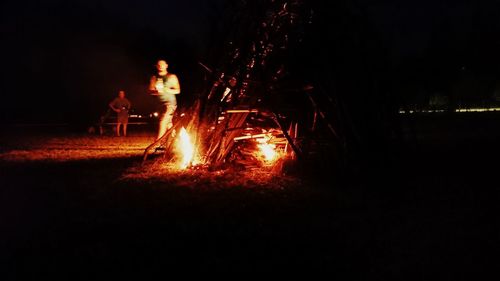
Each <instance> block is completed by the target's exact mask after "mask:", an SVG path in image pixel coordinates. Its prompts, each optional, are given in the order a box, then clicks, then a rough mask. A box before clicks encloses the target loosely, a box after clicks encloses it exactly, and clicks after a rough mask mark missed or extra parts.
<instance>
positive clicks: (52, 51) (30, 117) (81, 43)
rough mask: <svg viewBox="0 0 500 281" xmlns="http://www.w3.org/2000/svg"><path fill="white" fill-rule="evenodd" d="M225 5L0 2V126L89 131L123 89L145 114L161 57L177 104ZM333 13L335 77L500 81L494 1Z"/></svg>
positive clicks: (329, 29) (388, 5) (372, 4)
mask: <svg viewBox="0 0 500 281" xmlns="http://www.w3.org/2000/svg"><path fill="white" fill-rule="evenodd" d="M223 2H224V1H222V0H219V1H208V0H206V1H203V0H190V1H173V0H164V1H160V0H156V1H154V0H143V1H130V0H128V1H116V0H112V1H93V0H87V1H84V0H77V1H63V0H48V1H34V0H28V1H2V4H0V5H1V9H0V13H1V14H0V26H1V32H2V52H1V60H2V66H3V67H2V73H1V77H2V78H1V79H2V80H1V84H0V91H1V92H2V99H3V101H2V108H3V109H2V113H1V114H0V119H1V120H3V122H28V121H34V120H35V119H36V120H37V121H40V122H45V121H46V122H52V121H63V122H67V121H68V122H71V121H81V122H93V121H94V120H89V119H92V118H97V117H98V115H99V114H100V113H101V112H102V111H103V110H105V109H106V105H107V102H108V100H110V99H112V98H113V97H114V96H115V95H116V92H117V91H118V89H120V88H123V89H125V90H126V91H127V92H128V96H129V98H130V99H131V100H132V102H133V103H134V104H135V105H136V109H138V110H146V111H147V110H149V109H151V106H152V101H151V100H150V99H149V97H147V96H145V93H144V89H145V85H146V83H147V80H148V77H149V75H150V74H151V73H152V71H153V70H154V68H153V65H154V62H155V60H156V59H157V58H159V57H165V58H167V59H168V60H169V61H170V65H171V70H172V72H175V73H177V74H179V77H180V79H181V84H182V85H183V94H186V95H189V94H190V95H192V94H193V92H194V91H196V86H195V85H196V84H197V82H198V81H199V79H200V75H199V73H198V71H199V66H197V61H207V58H206V55H207V50H208V49H209V48H210V46H211V44H213V42H212V41H211V40H210V38H209V35H208V34H210V33H209V32H210V30H211V27H212V26H213V24H214V21H215V20H217V19H218V16H217V15H218V13H220V11H222V9H221V3H223ZM312 2H313V4H314V5H317V6H318V7H321V6H322V5H326V3H324V2H323V1H312ZM339 3H340V4H339ZM335 5H336V6H335V7H333V8H328V7H327V6H325V7H321V8H319V9H317V10H316V13H315V14H316V19H317V22H316V24H317V26H318V27H317V28H318V30H319V32H318V33H317V34H322V35H321V36H320V37H319V38H316V41H314V42H316V43H317V44H318V46H317V48H318V52H317V53H316V54H324V53H325V52H339V53H342V52H351V53H350V54H347V55H346V56H344V54H340V55H331V56H329V58H328V60H329V61H327V63H328V64H330V63H331V64H337V65H338V67H337V68H338V71H342V68H343V67H344V66H345V65H347V64H348V62H346V61H344V62H340V63H337V61H336V59H338V58H341V57H343V58H347V59H349V58H354V57H362V58H363V59H362V60H363V62H359V61H358V62H357V64H356V63H355V65H356V67H357V68H360V67H361V68H363V67H365V66H366V67H367V68H370V69H371V71H375V70H374V69H379V70H380V71H381V72H383V73H385V74H384V75H385V77H384V78H383V79H385V80H390V81H393V82H394V84H398V83H399V84H405V83H408V84H409V85H411V84H412V83H414V84H415V83H417V84H418V83H420V82H419V81H422V80H425V81H427V82H426V83H427V84H429V85H431V86H435V87H436V88H439V87H440V86H442V85H440V81H445V80H446V81H452V80H453V79H454V77H455V76H456V75H458V74H457V73H456V72H459V70H460V69H462V67H463V66H465V67H466V68H465V69H466V71H467V72H468V73H471V74H470V75H471V76H474V77H476V78H475V79H486V80H487V81H488V82H487V83H488V84H489V85H494V84H495V83H497V82H496V81H498V80H499V74H500V70H499V65H500V57H499V54H498V53H499V50H500V40H499V38H500V37H499V36H498V35H499V34H500V21H499V20H498V18H499V17H498V16H499V13H498V11H499V10H498V9H497V5H496V3H495V1H422V0H421V1H416V0H411V1H369V0H365V1H363V0H358V1H340V2H336V4H335ZM323 39H324V40H327V39H329V40H331V41H332V42H331V43H326V42H322V40H323ZM353 44H354V45H356V44H357V45H358V47H357V48H352V45H353ZM339 46H341V47H339ZM320 49H322V50H323V53H322V52H321V51H319V50H320ZM349 50H351V51H349ZM356 52H358V53H356ZM360 52H361V53H360ZM373 57H376V58H373ZM347 59H345V60H347ZM319 60H321V58H319V59H318V61H319ZM340 60H341V59H340ZM367 60H368V62H367ZM370 64H377V65H378V66H377V67H373V66H369V65H370ZM407 76H408V77H411V78H408V77H407ZM478 77H479V78H478ZM409 80H412V81H410V82H408V81H409ZM181 103H182V99H181ZM34 116H36V117H37V118H34Z"/></svg>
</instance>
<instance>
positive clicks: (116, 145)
mask: <svg viewBox="0 0 500 281" xmlns="http://www.w3.org/2000/svg"><path fill="white" fill-rule="evenodd" d="M153 138H154V137H152V136H149V135H145V136H134V137H121V138H120V137H97V136H81V135H75V136H64V137H62V136H54V137H29V138H15V139H14V138H12V139H9V138H5V139H2V150H1V151H0V161H1V160H3V161H9V162H26V161H49V162H67V161H78V160H93V159H109V158H124V157H138V156H141V155H142V154H143V152H144V149H145V148H146V147H147V146H148V145H149V144H150V143H151V142H152V141H153Z"/></svg>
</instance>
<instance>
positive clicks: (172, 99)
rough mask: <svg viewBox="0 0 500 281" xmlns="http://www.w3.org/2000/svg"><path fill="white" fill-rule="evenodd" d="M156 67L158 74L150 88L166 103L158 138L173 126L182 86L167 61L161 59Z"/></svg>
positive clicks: (153, 78) (152, 80)
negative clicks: (177, 96)
mask: <svg viewBox="0 0 500 281" xmlns="http://www.w3.org/2000/svg"><path fill="white" fill-rule="evenodd" d="M156 69H157V74H156V75H154V76H152V77H151V80H150V83H149V90H150V91H151V92H152V94H153V95H157V96H158V97H159V99H160V101H161V102H162V103H163V105H164V108H163V112H162V114H161V118H160V124H159V127H158V135H157V137H156V139H157V140H158V139H160V138H161V137H162V136H163V135H164V134H165V132H166V131H167V130H168V129H170V128H172V126H173V123H172V119H173V117H174V113H175V110H176V109H177V98H176V95H178V94H180V92H181V86H180V84H179V79H178V78H177V75H175V74H173V73H169V72H168V63H167V61H165V60H159V61H158V62H157V64H156Z"/></svg>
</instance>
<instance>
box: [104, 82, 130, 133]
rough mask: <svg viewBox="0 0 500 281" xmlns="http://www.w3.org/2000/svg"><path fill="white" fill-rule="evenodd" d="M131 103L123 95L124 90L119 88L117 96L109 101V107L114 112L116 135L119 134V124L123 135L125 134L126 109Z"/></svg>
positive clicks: (126, 122)
mask: <svg viewBox="0 0 500 281" xmlns="http://www.w3.org/2000/svg"><path fill="white" fill-rule="evenodd" d="M131 106H132V104H131V103H130V101H129V100H128V99H127V98H126V97H125V91H123V90H120V91H119V92H118V97H116V98H115V99H114V100H113V101H111V102H110V103H109V107H110V108H111V109H112V110H113V111H114V112H116V117H117V118H116V135H117V136H118V137H119V136H120V126H122V125H123V136H124V137H126V136H127V124H128V111H129V110H130V107H131Z"/></svg>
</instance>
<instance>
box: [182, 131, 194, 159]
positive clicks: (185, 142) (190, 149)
mask: <svg viewBox="0 0 500 281" xmlns="http://www.w3.org/2000/svg"><path fill="white" fill-rule="evenodd" d="M179 144H180V151H181V153H182V162H181V165H180V168H181V169H186V168H187V167H188V166H189V164H191V161H192V160H193V156H194V146H193V144H192V143H191V138H190V137H189V134H188V133H187V131H186V129H184V127H182V129H181V130H180V132H179Z"/></svg>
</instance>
